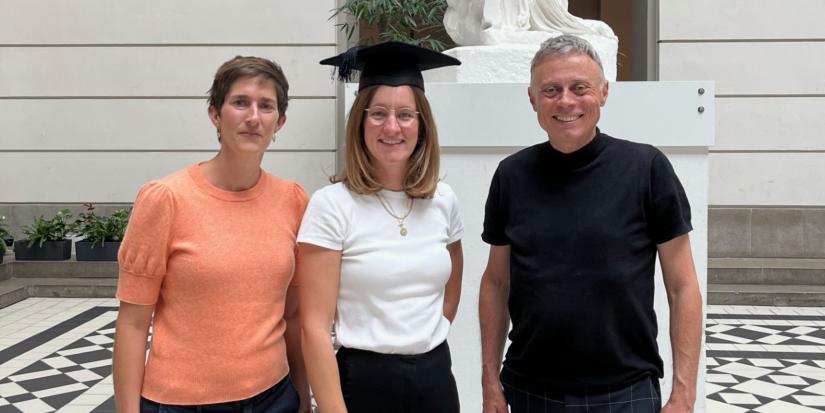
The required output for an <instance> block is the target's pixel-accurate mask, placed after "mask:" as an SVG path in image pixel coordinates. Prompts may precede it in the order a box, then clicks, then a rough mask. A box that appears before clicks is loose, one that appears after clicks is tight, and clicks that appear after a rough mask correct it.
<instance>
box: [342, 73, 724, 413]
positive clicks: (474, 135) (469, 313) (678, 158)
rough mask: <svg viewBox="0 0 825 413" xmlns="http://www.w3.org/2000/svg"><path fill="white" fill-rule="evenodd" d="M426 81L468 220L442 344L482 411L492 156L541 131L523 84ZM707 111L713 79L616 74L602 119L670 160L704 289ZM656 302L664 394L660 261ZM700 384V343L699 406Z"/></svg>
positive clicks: (447, 172) (668, 373)
mask: <svg viewBox="0 0 825 413" xmlns="http://www.w3.org/2000/svg"><path fill="white" fill-rule="evenodd" d="M426 88H427V91H426V93H427V97H428V99H429V101H430V103H431V105H432V107H433V111H434V114H435V119H436V124H437V127H438V132H439V139H440V143H441V146H442V160H441V164H442V171H441V174H442V176H443V179H444V181H446V182H447V183H449V184H450V186H452V188H453V189H454V190H455V192H456V194H457V196H458V199H459V202H460V204H461V212H462V218H463V220H464V226H465V232H464V239H463V240H462V244H463V247H464V280H463V283H462V294H461V304H460V305H459V311H458V316H457V318H456V320H455V322H454V323H453V326H452V329H451V332H450V337H449V342H450V347H451V350H452V357H453V372H454V374H455V376H456V381H457V383H458V391H459V396H460V398H461V407H462V410H464V411H470V412H476V411H481V345H480V336H479V329H478V289H479V284H480V280H481V274H482V272H483V271H484V267H485V264H486V262H487V254H488V252H489V246H488V245H487V244H485V243H484V242H482V241H481V229H482V222H483V219H484V203H485V201H486V198H487V192H488V186H489V183H490V179H491V178H492V175H493V172H494V171H495V169H496V167H497V166H498V162H500V161H501V160H502V159H504V158H505V157H507V156H508V155H510V154H511V153H513V152H515V151H517V150H519V149H521V148H523V147H526V146H529V145H533V144H535V143H539V142H542V141H544V140H546V139H547V136H546V134H545V132H544V131H543V130H542V129H541V128H540V127H539V126H538V123H537V121H536V117H535V113H534V112H533V110H532V107H531V106H530V103H529V100H528V97H527V85H526V84H466V83H464V84H456V83H450V84H448V83H431V84H427V85H426ZM700 89H701V90H702V91H701V93H700ZM356 90H357V85H355V84H348V85H347V87H346V89H345V94H344V95H345V99H346V101H345V105H346V107H350V106H351V105H352V102H353V101H354V96H355V92H356ZM700 107H701V109H700ZM714 118H715V106H714V84H713V82H704V81H703V82H687V81H685V82H618V83H612V84H611V85H610V92H609V97H608V100H607V105H606V106H605V108H604V109H603V111H602V119H601V121H600V122H599V127H600V128H601V129H602V131H604V132H605V133H608V134H610V135H611V136H614V137H617V138H623V139H629V140H633V141H636V142H643V143H649V144H652V145H655V146H657V147H659V148H660V149H662V150H663V151H664V152H665V154H667V156H668V158H669V159H670V161H671V163H672V164H673V167H674V169H675V170H676V173H677V174H678V175H679V178H680V180H681V181H682V184H683V186H684V187H685V191H686V193H687V195H688V199H689V200H690V204H691V212H692V214H693V219H692V221H693V227H694V230H693V232H691V247H692V249H693V256H694V260H695V263H696V270H697V275H698V278H699V286H700V288H701V291H702V296H703V297H705V293H706V287H707V208H708V152H707V149H708V146H710V145H713V142H714V123H715V119H714ZM344 119H346V117H344ZM655 305H656V313H657V318H658V323H659V337H658V341H659V351H660V353H661V356H662V359H663V360H664V362H665V377H664V379H663V380H662V394H663V398H664V399H665V401H666V399H667V397H668V395H669V394H670V387H671V380H672V368H671V365H672V357H671V350H670V337H669V334H668V333H669V330H668V329H669V308H668V305H667V298H666V296H665V291H664V285H663V284H662V278H661V273H660V271H659V270H658V269H657V273H656V304H655ZM560 339H563V338H560ZM704 382H705V361H704V351H702V353H701V361H700V366H699V378H698V380H697V387H698V388H697V397H696V409H695V411H696V412H704V411H705V409H704V398H705V393H704Z"/></svg>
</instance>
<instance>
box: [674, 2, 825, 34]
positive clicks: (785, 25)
mask: <svg viewBox="0 0 825 413" xmlns="http://www.w3.org/2000/svg"><path fill="white" fill-rule="evenodd" d="M822 16H825V1H822V0H761V1H754V0H724V1H720V0H690V1H686V0H660V1H659V38H660V39H661V40H700V39H821V38H825V25H824V24H822Z"/></svg>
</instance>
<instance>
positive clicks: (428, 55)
mask: <svg viewBox="0 0 825 413" xmlns="http://www.w3.org/2000/svg"><path fill="white" fill-rule="evenodd" d="M321 64H322V65H330V66H337V67H338V78H339V79H341V80H344V81H348V80H350V79H351V78H352V71H353V70H360V71H361V78H360V81H359V83H358V90H359V91H360V90H361V89H363V88H365V87H368V86H374V85H388V86H401V85H409V86H415V87H417V88H419V89H421V90H424V78H423V77H422V76H421V72H422V71H424V70H430V69H436V68H439V67H444V66H454V65H460V64H461V62H460V61H459V60H458V59H456V58H454V57H451V56H447V55H445V54H443V53H439V52H435V51H432V50H430V49H425V48H423V47H419V46H414V45H411V44H407V43H401V42H384V43H379V44H375V45H372V46H355V47H352V48H350V49H349V50H347V51H346V52H344V53H341V54H339V55H338V56H334V57H330V58H327V59H324V60H321Z"/></svg>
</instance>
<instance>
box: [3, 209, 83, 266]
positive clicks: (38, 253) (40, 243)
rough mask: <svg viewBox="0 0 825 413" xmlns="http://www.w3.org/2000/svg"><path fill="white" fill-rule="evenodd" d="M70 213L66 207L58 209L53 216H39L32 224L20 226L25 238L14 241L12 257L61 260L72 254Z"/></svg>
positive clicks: (20, 259)
mask: <svg viewBox="0 0 825 413" xmlns="http://www.w3.org/2000/svg"><path fill="white" fill-rule="evenodd" d="M71 218H72V214H71V213H70V211H69V210H68V209H63V210H61V211H59V212H58V213H57V214H56V215H55V216H54V217H52V218H50V219H44V218H43V216H42V215H41V216H39V217H37V218H35V219H34V222H33V223H32V225H29V226H24V227H23V228H22V231H23V235H25V236H26V239H23V240H19V241H15V242H14V257H15V259H16V260H18V261H22V260H30V261H62V260H68V259H69V258H71V256H72V240H71V239H69V236H70V235H71V234H73V233H74V223H73V222H72V221H71Z"/></svg>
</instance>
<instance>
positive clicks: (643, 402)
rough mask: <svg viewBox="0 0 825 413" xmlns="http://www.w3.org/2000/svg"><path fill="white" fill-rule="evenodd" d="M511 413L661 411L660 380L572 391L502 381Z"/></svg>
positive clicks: (647, 412)
mask: <svg viewBox="0 0 825 413" xmlns="http://www.w3.org/2000/svg"><path fill="white" fill-rule="evenodd" d="M502 386H503V387H504V396H505V397H506V398H507V404H509V405H510V413H659V411H660V410H662V399H661V396H660V394H659V393H660V392H659V380H658V379H656V378H652V377H644V378H642V379H641V380H639V381H637V382H635V383H633V384H631V385H630V386H627V387H625V388H621V389H616V390H614V391H608V392H604V393H582V394H568V393H564V392H548V391H547V390H541V389H523V388H516V387H514V386H512V385H508V384H506V382H504V381H502Z"/></svg>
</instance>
